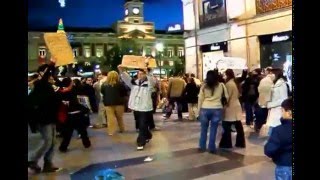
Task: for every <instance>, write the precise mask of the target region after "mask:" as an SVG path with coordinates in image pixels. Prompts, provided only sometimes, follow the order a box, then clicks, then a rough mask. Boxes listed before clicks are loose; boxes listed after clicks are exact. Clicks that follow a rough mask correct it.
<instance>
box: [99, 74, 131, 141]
mask: <svg viewBox="0 0 320 180" xmlns="http://www.w3.org/2000/svg"><path fill="white" fill-rule="evenodd" d="M101 93H102V99H103V104H104V106H105V109H106V112H107V123H108V134H109V136H112V135H114V133H115V131H116V122H117V123H118V126H119V129H120V132H121V133H123V132H124V131H125V128H124V123H123V113H124V102H125V99H124V97H125V95H126V93H127V90H126V88H125V86H124V85H123V84H122V83H120V78H119V74H118V73H117V72H116V71H110V72H109V73H108V75H107V80H106V81H105V82H104V83H103V84H102V86H101Z"/></svg>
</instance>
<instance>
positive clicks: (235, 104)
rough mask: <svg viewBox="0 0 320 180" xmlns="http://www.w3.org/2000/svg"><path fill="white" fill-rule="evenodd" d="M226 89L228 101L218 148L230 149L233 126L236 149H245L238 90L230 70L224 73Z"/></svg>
mask: <svg viewBox="0 0 320 180" xmlns="http://www.w3.org/2000/svg"><path fill="white" fill-rule="evenodd" d="M225 81H226V88H227V92H228V94H229V101H228V103H227V105H226V107H225V114H224V120H223V121H222V127H223V133H222V138H221V141H220V144H219V147H220V148H232V140H231V126H232V125H234V126H235V129H236V132H237V137H236V147H239V148H245V147H246V143H245V138H244V131H243V126H242V123H241V119H242V108H241V104H240V101H239V90H238V87H237V85H236V83H235V75H234V72H233V70H232V69H227V70H226V72H225Z"/></svg>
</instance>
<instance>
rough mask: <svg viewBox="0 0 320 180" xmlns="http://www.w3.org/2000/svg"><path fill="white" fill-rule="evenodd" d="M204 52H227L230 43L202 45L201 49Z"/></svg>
mask: <svg viewBox="0 0 320 180" xmlns="http://www.w3.org/2000/svg"><path fill="white" fill-rule="evenodd" d="M200 48H201V51H202V52H211V51H223V52H227V51H228V42H227V41H224V42H218V43H213V44H206V45H202V46H201V47H200Z"/></svg>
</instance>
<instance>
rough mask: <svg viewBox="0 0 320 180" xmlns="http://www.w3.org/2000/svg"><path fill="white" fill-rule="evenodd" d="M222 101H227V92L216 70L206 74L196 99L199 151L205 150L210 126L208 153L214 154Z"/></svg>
mask: <svg viewBox="0 0 320 180" xmlns="http://www.w3.org/2000/svg"><path fill="white" fill-rule="evenodd" d="M222 99H225V100H226V101H228V99H229V95H228V91H227V89H226V87H225V85H224V84H223V83H220V82H219V73H218V70H210V71H208V72H207V77H206V81H205V83H204V84H203V85H202V87H201V89H200V93H199V98H198V109H199V110H200V113H199V114H200V122H201V133H200V139H199V151H200V152H205V151H206V149H207V134H208V128H209V126H210V136H209V146H208V149H209V152H210V153H212V154H215V153H216V135H217V129H218V125H219V122H220V121H221V120H222V113H223V103H222Z"/></svg>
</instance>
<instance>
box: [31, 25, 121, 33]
mask: <svg viewBox="0 0 320 180" xmlns="http://www.w3.org/2000/svg"><path fill="white" fill-rule="evenodd" d="M64 30H65V31H66V32H102V33H103V32H106V33H115V31H114V30H113V29H112V28H107V27H106V28H104V27H102V28H95V27H93V28H92V27H64ZM28 31H29V32H56V31H57V27H56V26H51V27H45V28H30V27H29V28H28Z"/></svg>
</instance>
